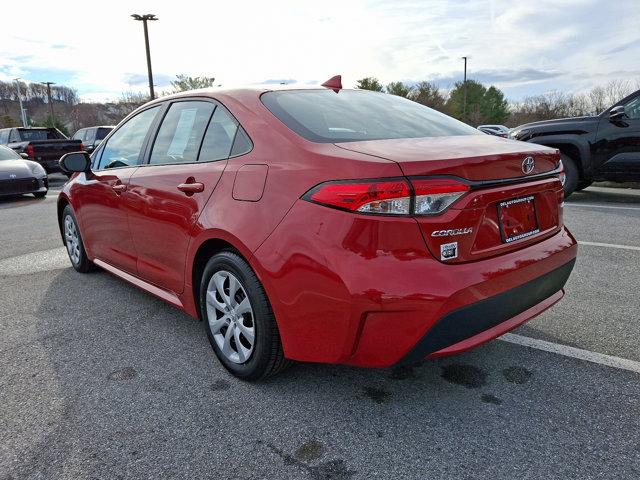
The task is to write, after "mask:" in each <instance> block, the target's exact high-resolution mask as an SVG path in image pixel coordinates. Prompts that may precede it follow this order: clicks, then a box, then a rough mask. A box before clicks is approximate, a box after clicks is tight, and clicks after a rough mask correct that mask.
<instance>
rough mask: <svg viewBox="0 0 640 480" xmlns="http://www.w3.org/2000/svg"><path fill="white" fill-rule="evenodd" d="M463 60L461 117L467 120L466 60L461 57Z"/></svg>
mask: <svg viewBox="0 0 640 480" xmlns="http://www.w3.org/2000/svg"><path fill="white" fill-rule="evenodd" d="M462 58H463V59H464V83H463V84H462V86H463V88H462V91H463V92H464V93H463V96H464V99H463V100H462V116H463V117H464V118H467V58H468V57H462Z"/></svg>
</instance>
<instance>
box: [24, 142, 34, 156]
mask: <svg viewBox="0 0 640 480" xmlns="http://www.w3.org/2000/svg"><path fill="white" fill-rule="evenodd" d="M26 153H27V157H29V158H35V155H34V154H33V145H27V152H26Z"/></svg>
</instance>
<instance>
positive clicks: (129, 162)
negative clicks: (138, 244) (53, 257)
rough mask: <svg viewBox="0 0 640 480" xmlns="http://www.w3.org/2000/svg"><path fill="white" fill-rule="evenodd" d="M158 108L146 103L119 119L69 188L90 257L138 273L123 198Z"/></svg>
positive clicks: (159, 107) (140, 157) (139, 159)
mask: <svg viewBox="0 0 640 480" xmlns="http://www.w3.org/2000/svg"><path fill="white" fill-rule="evenodd" d="M160 109H161V106H159V105H156V106H153V107H150V108H148V109H146V110H143V111H142V112H140V113H138V114H136V115H135V116H134V117H131V118H130V119H129V120H127V121H126V122H125V123H123V124H122V125H121V126H120V127H119V128H118V130H117V131H116V132H114V134H113V135H112V136H111V137H110V138H109V139H108V140H107V142H106V143H105V144H104V145H103V146H102V148H101V149H100V150H99V151H98V152H96V155H94V156H93V157H92V161H93V166H92V171H91V173H90V174H88V175H86V174H84V173H82V174H80V177H79V178H78V181H77V182H76V183H74V186H73V189H74V190H73V198H74V203H75V205H74V208H75V209H76V214H77V217H78V221H79V222H80V229H81V232H82V237H83V241H84V243H85V246H86V247H87V249H88V251H89V254H90V256H91V257H92V258H98V259H100V260H102V261H104V262H106V263H109V264H110V265H113V266H115V267H117V268H119V269H121V270H124V271H126V272H129V273H131V274H136V273H137V268H136V262H137V254H136V251H135V248H134V245H133V240H132V238H131V231H130V230H129V218H128V216H127V211H126V209H125V208H124V198H125V195H126V190H127V187H128V184H129V178H130V177H131V175H132V174H133V172H135V170H136V169H137V168H138V165H139V163H140V161H141V159H142V153H143V151H144V146H145V144H146V142H147V141H148V137H149V132H150V131H151V127H152V125H153V123H154V121H155V119H156V117H157V115H158V114H159V112H160Z"/></svg>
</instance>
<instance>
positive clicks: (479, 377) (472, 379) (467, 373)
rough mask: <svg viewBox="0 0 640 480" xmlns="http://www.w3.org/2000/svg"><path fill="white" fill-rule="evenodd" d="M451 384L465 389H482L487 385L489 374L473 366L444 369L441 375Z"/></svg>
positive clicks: (448, 366) (459, 365) (456, 365)
mask: <svg viewBox="0 0 640 480" xmlns="http://www.w3.org/2000/svg"><path fill="white" fill-rule="evenodd" d="M440 376H441V377H442V378H443V379H445V380H446V381H447V382H449V383H455V384H456V385H462V386H463V387H465V388H480V387H482V386H483V385H485V384H486V383H487V374H486V372H484V371H483V370H480V369H479V368H478V367H474V366H473V365H461V364H453V365H447V366H445V367H442V374H441V375H440Z"/></svg>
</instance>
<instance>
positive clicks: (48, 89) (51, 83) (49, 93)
mask: <svg viewBox="0 0 640 480" xmlns="http://www.w3.org/2000/svg"><path fill="white" fill-rule="evenodd" d="M41 83H42V85H46V86H47V99H48V100H49V111H50V112H51V126H52V127H55V126H56V117H55V115H54V114H53V102H52V101H51V85H55V82H41Z"/></svg>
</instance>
